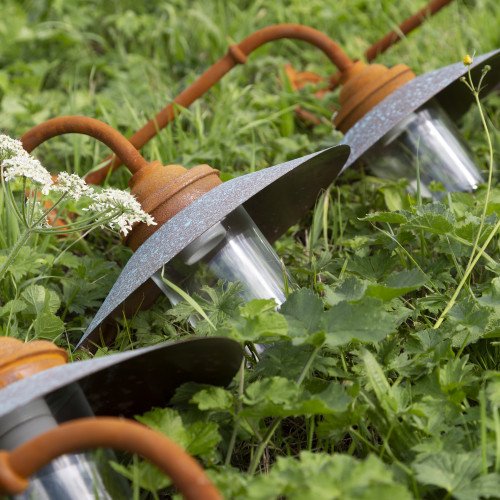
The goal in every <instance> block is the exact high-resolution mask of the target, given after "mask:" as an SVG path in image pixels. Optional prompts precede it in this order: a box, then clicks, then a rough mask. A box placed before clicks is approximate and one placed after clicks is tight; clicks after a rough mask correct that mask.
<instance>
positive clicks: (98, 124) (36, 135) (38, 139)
mask: <svg viewBox="0 0 500 500" xmlns="http://www.w3.org/2000/svg"><path fill="white" fill-rule="evenodd" d="M71 133H77V134H84V135H89V136H90V137H94V138H95V139H97V140H99V141H101V142H103V143H104V144H106V146H108V147H109V148H110V149H111V150H112V151H113V152H114V153H115V154H116V155H117V156H118V157H119V158H120V159H121V161H122V162H123V163H124V164H125V165H126V166H127V167H128V168H129V170H130V171H131V172H132V173H135V172H137V171H138V170H140V169H141V168H142V167H145V166H146V165H148V163H149V162H148V161H146V160H145V159H144V158H143V157H142V155H141V153H139V151H137V149H136V148H135V147H134V146H133V145H132V144H131V143H130V141H129V140H128V139H127V138H126V137H124V136H123V135H122V134H120V132H118V131H117V130H115V129H114V128H113V127H111V126H110V125H108V124H106V123H104V122H102V121H100V120H96V119H95V118H88V117H86V116H74V115H73V116H71V115H70V116H60V117H58V118H52V119H51V120H47V121H45V122H43V123H40V124H39V125H37V126H36V127H33V128H32V129H30V130H28V132H26V133H25V134H24V135H23V136H22V137H21V142H22V143H23V147H24V149H25V150H26V151H28V152H29V153H30V152H31V151H33V150H34V149H35V148H36V147H37V146H39V145H40V144H42V143H44V142H45V141H47V140H48V139H51V138H52V137H56V136H58V135H64V134H71Z"/></svg>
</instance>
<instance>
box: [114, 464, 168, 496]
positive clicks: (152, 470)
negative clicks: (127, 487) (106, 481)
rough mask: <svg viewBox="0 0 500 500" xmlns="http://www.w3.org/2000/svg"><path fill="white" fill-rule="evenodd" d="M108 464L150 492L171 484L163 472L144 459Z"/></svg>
mask: <svg viewBox="0 0 500 500" xmlns="http://www.w3.org/2000/svg"><path fill="white" fill-rule="evenodd" d="M110 465H111V467H112V468H113V469H114V470H115V471H116V472H118V473H119V474H121V475H122V476H124V477H126V478H127V479H128V480H129V481H130V482H132V483H134V482H135V483H136V484H138V485H139V486H140V487H141V488H143V489H145V490H147V491H150V492H151V493H156V491H158V490H160V489H163V488H166V487H167V486H170V485H171V484H172V481H171V480H170V478H169V477H168V476H167V475H166V474H165V473H164V472H162V471H161V470H160V469H158V467H156V466H154V465H153V464H151V463H150V462H146V461H144V460H139V461H137V463H134V464H131V465H128V466H126V465H123V464H119V463H117V462H114V461H111V462H110Z"/></svg>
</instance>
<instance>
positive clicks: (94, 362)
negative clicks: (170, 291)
mask: <svg viewBox="0 0 500 500" xmlns="http://www.w3.org/2000/svg"><path fill="white" fill-rule="evenodd" d="M241 360H242V349H241V347H240V346H239V345H238V344H237V343H236V342H233V341H231V340H229V339H221V338H198V339H190V340H186V341H183V342H177V343H164V344H160V345H157V346H153V347H150V348H145V349H138V350H135V351H130V352H124V353H120V354H115V355H110V356H105V357H100V358H94V359H91V360H86V361H79V362H74V363H70V364H66V361H67V355H66V352H65V351H64V350H62V349H59V348H58V347H56V346H55V345H54V344H52V343H50V342H46V341H34V342H30V343H27V344H25V343H23V342H21V341H19V340H16V339H13V338H9V337H0V401H1V405H0V449H1V450H6V451H1V452H0V492H2V490H3V492H6V493H10V494H14V493H19V492H20V491H21V490H24V489H25V488H26V486H27V482H26V479H27V476H29V475H31V474H34V476H33V477H32V479H31V482H30V486H29V489H28V490H27V493H28V496H26V497H23V498H30V496H29V495H34V497H35V498H51V499H52V498H54V499H58V498H61V499H63V498H64V499H72V498H75V499H81V498H87V497H88V498H93V495H94V493H98V495H99V498H116V497H115V496H114V494H111V491H110V490H112V489H113V487H115V488H117V489H118V490H119V491H121V490H120V484H117V483H116V479H115V481H113V478H111V480H110V482H107V481H106V480H105V479H104V478H103V477H102V476H101V474H100V471H99V470H98V466H97V465H96V463H94V462H93V459H92V457H91V456H90V455H88V454H85V453H81V451H84V450H87V449H90V448H94V447H97V446H102V447H112V448H117V449H121V450H128V451H132V452H136V453H140V454H142V455H143V456H145V457H146V458H149V459H150V460H152V461H153V463H155V464H156V465H158V466H160V468H161V469H162V470H163V471H165V472H166V473H168V474H169V475H171V476H172V478H173V480H174V484H176V486H177V487H178V488H179V489H180V490H181V491H182V492H183V493H184V495H185V498H200V497H199V496H196V495H201V494H202V493H205V494H210V495H212V496H210V497H209V498H219V496H217V495H216V491H215V490H214V488H213V486H212V485H211V484H210V482H209V481H208V480H207V479H206V478H205V477H204V474H203V471H202V470H201V469H200V467H199V466H198V465H197V464H196V462H195V461H194V460H193V459H191V458H190V457H189V456H186V454H185V453H184V452H183V451H182V450H181V449H180V448H179V447H178V446H176V445H174V444H173V443H171V442H169V441H168V440H167V439H166V438H164V436H160V435H158V434H156V433H154V432H152V431H150V430H148V429H146V428H144V427H142V426H140V425H139V424H136V423H132V422H126V421H123V420H119V419H116V418H114V419H111V418H95V417H94V415H98V416H99V415H112V416H132V415H134V414H137V413H140V412H143V411H146V410H148V409H150V408H151V407H152V406H162V405H165V404H167V403H168V400H169V399H170V397H171V396H172V395H173V393H174V391H175V389H176V388H177V387H178V386H179V385H181V384H182V383H185V382H188V381H197V382H199V383H210V384H215V385H226V384H227V383H228V382H229V381H230V380H231V379H232V377H233V376H234V375H235V373H236V372H237V370H238V368H239V366H240V364H241ZM155 443H156V444H155ZM59 455H63V456H61V457H59ZM56 457H59V458H56ZM51 460H53V461H52V462H51ZM49 462H51V463H50V464H49ZM181 464H184V465H182V466H181ZM41 466H45V467H44V468H43V469H41V470H40V471H39V472H36V471H37V470H38V469H39V468H40V467H41ZM182 469H184V471H185V474H183V473H182ZM191 483H192V484H191ZM193 488H194V489H193ZM110 494H111V496H110ZM203 498H205V497H203Z"/></svg>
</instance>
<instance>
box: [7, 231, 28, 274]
mask: <svg viewBox="0 0 500 500" xmlns="http://www.w3.org/2000/svg"><path fill="white" fill-rule="evenodd" d="M30 236H31V229H26V230H25V231H24V232H23V233H21V236H20V237H19V239H18V240H17V241H16V243H15V244H14V246H13V247H12V248H11V250H10V253H9V255H8V256H7V260H6V261H5V262H4V263H3V264H2V266H1V267H0V280H2V279H3V276H4V274H5V273H6V272H7V269H8V268H9V267H10V265H11V264H12V263H13V262H14V260H15V258H16V257H17V254H18V253H19V251H20V250H21V248H22V247H23V245H24V244H25V243H26V241H28V238H29V237H30Z"/></svg>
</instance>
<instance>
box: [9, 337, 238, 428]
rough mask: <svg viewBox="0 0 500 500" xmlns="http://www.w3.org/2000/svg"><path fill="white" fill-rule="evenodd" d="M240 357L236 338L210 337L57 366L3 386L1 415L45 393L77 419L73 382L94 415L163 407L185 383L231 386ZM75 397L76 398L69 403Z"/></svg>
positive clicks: (59, 415)
mask: <svg viewBox="0 0 500 500" xmlns="http://www.w3.org/2000/svg"><path fill="white" fill-rule="evenodd" d="M242 358H243V350H242V348H241V347H240V345H239V344H238V343H237V342H235V341H233V340H231V339H227V338H220V337H206V338H190V339H186V340H182V341H177V342H165V343H161V344H158V345H155V346H152V347H147V348H141V349H136V350H133V351H128V352H123V353H119V354H111V355H109V356H103V357H98V358H93V359H90V360H85V361H77V362H74V363H69V364H65V365H62V366H56V367H54V368H49V369H47V370H44V371H41V372H39V373H36V374H34V375H31V376H29V377H27V378H24V379H21V380H19V381H17V382H13V383H11V384H9V385H7V386H6V387H5V388H4V389H1V390H0V402H1V404H0V418H1V417H4V416H6V415H8V414H9V413H11V412H12V411H14V410H17V409H20V408H22V407H23V406H25V405H27V404H28V403H30V402H32V401H34V400H36V399H39V398H41V397H45V398H46V399H47V400H48V402H49V406H52V410H53V413H54V415H55V416H56V419H57V420H58V421H60V422H63V421H66V420H70V419H73V418H79V417H81V416H82V415H81V407H80V406H79V404H78V402H77V401H76V399H78V398H75V396H74V394H75V383H76V384H77V385H78V386H79V387H80V388H81V390H82V391H83V395H84V396H85V399H86V400H87V401H88V403H89V405H90V409H91V410H92V412H93V413H94V414H95V415H124V416H133V415H135V414H137V413H140V412H143V411H146V410H148V409H150V408H151V407H153V406H162V405H163V406H165V405H166V404H167V403H168V401H169V400H170V398H171V397H172V396H173V394H174V392H175V390H176V389H177V388H178V387H179V386H180V385H182V384H183V383H186V382H198V383H206V384H213V385H227V384H228V383H229V382H230V381H231V379H232V378H233V377H234V375H235V374H236V372H237V371H238V369H239V367H240V364H241V360H242ZM78 392H79V390H78ZM71 398H75V401H71V404H67V402H68V400H71ZM73 412H74V413H73Z"/></svg>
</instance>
